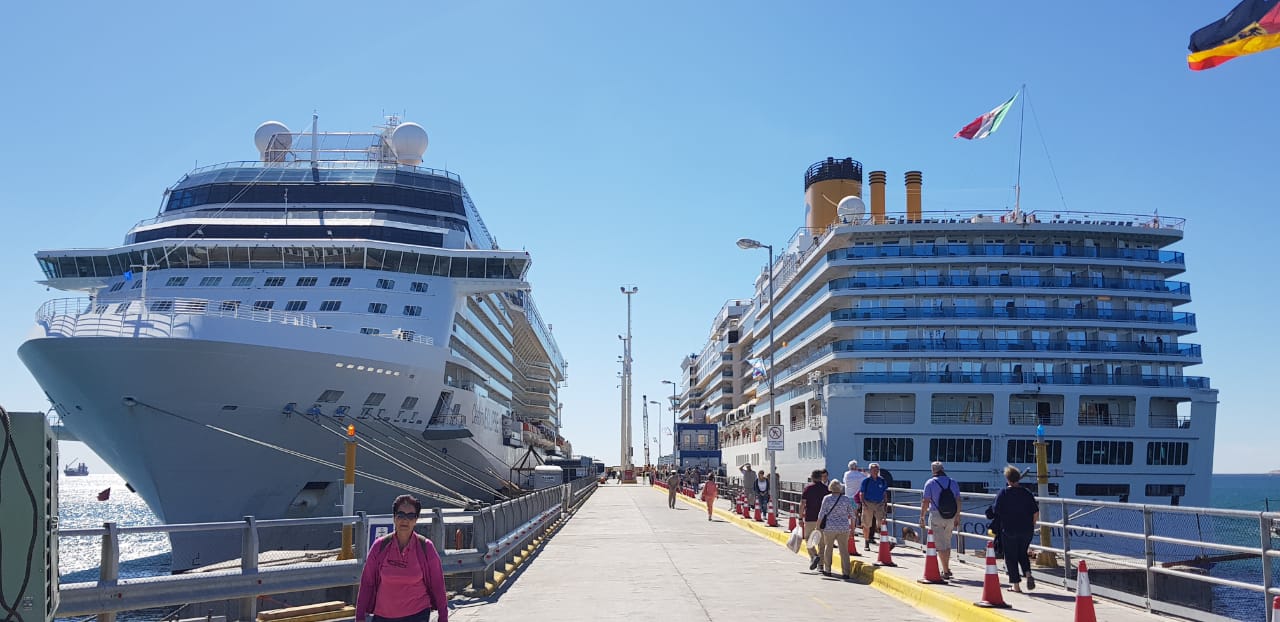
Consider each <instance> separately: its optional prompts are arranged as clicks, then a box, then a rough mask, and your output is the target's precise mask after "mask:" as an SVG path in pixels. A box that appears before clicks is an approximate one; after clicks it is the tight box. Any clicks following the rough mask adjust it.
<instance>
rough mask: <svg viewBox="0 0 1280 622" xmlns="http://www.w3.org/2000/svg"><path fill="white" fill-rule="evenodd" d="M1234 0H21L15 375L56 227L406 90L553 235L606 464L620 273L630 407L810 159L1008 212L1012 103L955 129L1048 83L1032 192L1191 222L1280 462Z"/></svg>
mask: <svg viewBox="0 0 1280 622" xmlns="http://www.w3.org/2000/svg"><path fill="white" fill-rule="evenodd" d="M784 4H785V6H784ZM1232 5H1233V2H1232V1H1231V0H1226V1H1223V0H1211V1H1210V0H1202V1H1198V2H1191V1H1177V2H1172V1H1171V2H1161V3H1159V4H1158V8H1157V5H1154V4H1150V3H1103V2H1080V3H1018V4H1012V3H1011V4H1009V5H997V4H995V3H971V4H966V3H922V2H902V3H897V2H895V3H876V4H872V3H853V2H829V3H816V2H807V3H764V2H761V3H749V2H734V3H728V2H715V3H713V2H697V3H691V2H644V3H615V2H604V3H601V2H578V3H569V2H543V3H532V2H468V3H453V4H439V3H401V4H400V5H397V6H394V7H383V8H373V7H369V8H365V7H363V6H357V5H356V4H353V3H328V2H310V3H306V4H286V3H256V4H248V3H218V4H208V3H195V4H192V3H163V4H155V5H152V6H149V7H142V6H122V5H118V4H104V3H85V4H83V5H74V6H72V5H67V4H62V3H18V4H16V5H13V6H11V7H9V8H8V9H7V10H6V19H5V20H3V22H2V23H0V57H3V58H5V59H6V61H5V63H4V65H3V68H2V69H0V78H3V85H4V87H5V88H4V91H3V95H0V118H2V119H4V120H5V129H6V134H7V135H8V140H10V146H9V147H8V148H6V149H4V150H2V151H0V171H3V175H4V177H3V182H4V183H3V184H0V209H3V214H4V215H5V217H6V222H5V226H4V227H3V228H0V239H2V240H3V244H0V260H2V261H3V264H4V265H5V266H7V270H6V272H5V277H4V281H3V287H4V292H5V294H6V296H5V298H6V304H4V305H2V306H0V346H2V347H0V350H2V351H4V352H7V354H6V355H4V356H0V400H3V402H2V403H3V404H4V406H5V407H6V408H8V409H10V410H38V409H44V408H45V407H46V406H47V405H46V402H45V399H44V397H43V395H42V394H41V392H40V390H39V388H38V387H37V385H36V383H35V382H34V381H33V380H32V379H31V377H30V375H29V374H28V373H27V371H26V369H25V368H24V367H23V366H22V365H21V363H20V362H19V361H18V359H17V357H16V355H14V352H15V351H16V349H17V347H18V345H19V344H20V343H21V342H22V341H23V339H25V338H26V335H27V333H28V331H29V330H30V327H31V325H32V314H33V312H34V311H35V309H36V308H37V307H38V306H39V305H40V304H41V303H42V302H43V301H44V300H46V299H49V298H54V297H59V296H61V295H62V294H61V293H60V292H56V291H55V292H50V291H45V290H44V288H43V287H41V286H38V285H36V284H35V283H34V281H35V280H36V279H37V278H39V277H40V274H39V271H38V269H37V266H36V263H35V261H34V259H33V258H32V254H33V253H34V252H35V251H36V250H38V249H41V248H56V247H78V246H106V245H112V244H118V243H119V242H120V241H121V239H122V237H123V235H124V233H125V231H126V230H127V229H128V227H129V226H130V225H132V224H133V223H135V222H137V221H138V220H142V219H144V218H148V217H151V216H153V215H155V213H156V210H157V209H158V206H159V203H160V198H161V192H162V191H163V190H164V188H165V187H167V186H169V185H170V184H172V183H173V182H174V181H176V180H177V179H178V178H179V177H181V176H182V174H183V173H185V172H186V171H188V170H189V169H191V168H192V167H193V166H195V165H196V164H197V163H198V164H211V163H215V162H219V161H228V160H240V159H252V158H253V157H254V155H255V153H254V150H253V144H252V136H253V130H254V128H255V127H256V126H257V125H258V124H259V123H261V122H263V121H265V120H268V119H277V120H280V121H282V122H284V123H286V124H288V125H290V126H291V127H293V128H301V127H303V126H304V125H306V123H308V122H309V119H310V115H311V112H312V110H317V111H318V112H319V114H320V122H321V126H322V128H325V129H332V130H363V129H366V128H368V127H370V126H372V125H374V124H376V123H379V122H380V121H381V115H382V114H383V113H384V112H387V113H390V112H393V111H396V112H404V113H405V118H406V119H407V120H412V121H416V122H419V123H421V124H422V125H423V126H425V127H426V128H427V130H428V132H429V133H430V135H431V148H430V149H429V150H428V152H427V156H426V164H427V165H428V166H435V167H447V168H449V169H450V170H452V171H454V172H456V173H458V174H460V175H461V176H462V178H463V180H464V182H465V183H466V184H467V187H468V189H469V191H470V193H471V196H472V197H473V198H474V199H475V201H476V203H477V205H478V206H479V208H480V211H481V213H482V215H483V216H484V217H485V219H486V221H487V222H488V225H489V227H490V229H491V231H493V233H494V234H495V235H496V236H497V238H498V240H499V241H500V242H501V243H502V244H503V245H504V246H505V247H508V248H525V249H528V250H529V251H530V252H531V253H532V254H533V257H534V267H533V270H532V272H531V275H530V278H531V280H532V282H533V283H534V285H535V296H536V297H537V300H538V304H539V306H540V307H541V310H542V312H543V316H544V317H545V318H546V319H547V321H548V322H550V323H551V324H552V325H553V326H554V327H555V334H556V336H557V339H558V341H559V343H560V347H561V349H562V350H563V352H564V353H565V356H566V357H567V359H568V360H569V363H570V366H569V383H568V386H567V387H566V388H565V389H564V391H563V394H562V398H563V401H564V403H565V417H564V420H565V431H566V434H567V436H569V437H570V438H571V439H572V440H573V442H574V445H575V448H576V449H577V450H578V451H580V452H582V453H587V454H596V455H600V456H602V457H604V458H605V459H606V460H607V461H609V462H614V461H616V459H617V450H618V443H617V435H618V402H619V394H618V389H617V379H616V377H615V375H616V372H617V371H618V366H617V364H616V359H617V356H618V355H619V354H620V347H619V342H618V341H617V339H616V337H615V335H616V334H618V333H620V332H622V331H623V330H624V328H625V313H626V311H625V309H626V307H625V300H624V297H623V296H622V295H621V294H620V293H619V291H618V286H619V285H622V284H624V283H627V284H635V285H637V286H638V287H639V288H640V289H639V293H638V294H636V296H635V297H634V325H633V333H634V335H635V346H634V358H635V362H636V364H635V365H636V366H635V385H634V393H635V395H636V406H635V416H634V418H635V421H636V425H637V426H638V425H639V421H640V408H639V396H640V395H641V394H647V395H649V396H650V399H655V398H656V397H657V396H664V395H669V390H670V388H669V387H668V386H666V385H663V384H661V380H662V379H665V378H671V379H674V378H675V377H676V375H677V374H678V372H679V367H678V366H679V362H680V359H681V357H682V356H683V355H685V354H687V353H690V352H693V351H695V350H698V349H699V348H700V347H701V345H702V343H703V341H704V340H705V339H706V336H707V332H708V330H709V329H710V321H711V318H712V315H713V314H714V313H715V312H716V310H717V309H718V308H719V307H720V305H721V304H722V303H723V302H724V301H725V300H726V299H729V298H734V297H742V296H746V295H748V294H749V292H750V285H751V281H752V279H753V277H754V275H755V274H756V273H757V271H758V270H759V269H760V267H761V264H762V263H763V259H764V258H763V254H762V253H760V252H759V251H756V252H753V253H746V252H743V251H741V250H739V249H737V248H736V247H735V246H734V240H736V239H737V238H739V237H743V236H747V237H754V238H757V239H760V240H762V241H765V242H772V243H775V244H782V243H784V242H785V241H786V240H787V239H788V238H790V237H791V235H792V234H793V233H794V232H795V231H796V229H797V228H798V227H800V226H801V225H802V224H803V217H804V204H803V183H802V175H803V172H804V169H805V168H806V167H807V166H808V165H809V164H811V163H813V162H815V161H817V160H819V159H822V158H824V157H827V156H841V157H844V156H852V157H854V158H855V159H858V160H861V161H862V162H863V163H864V164H865V166H866V167H867V169H868V170H876V169H880V170H886V171H888V172H889V180H890V183H889V185H888V188H889V193H888V203H889V206H890V209H891V211H892V210H895V209H896V210H901V209H902V208H901V206H902V205H903V201H904V198H903V193H902V189H901V185H902V184H901V180H902V172H903V171H906V170H912V169H916V170H922V171H923V172H924V205H925V209H926V210H937V209H947V208H952V209H991V210H992V211H996V210H999V209H1002V208H1003V207H1005V206H1007V205H1010V204H1011V203H1012V194H1013V193H1012V186H1013V183H1014V176H1015V165H1016V152H1017V125H1016V121H1017V119H1016V118H1013V117H1011V118H1010V119H1008V124H1007V125H1006V126H1005V127H1004V128H1002V130H1001V131H1000V132H998V133H997V134H995V135H994V136H992V137H991V138H989V139H987V140H985V141H976V142H967V141H961V140H954V139H952V138H951V136H952V134H954V133H955V132H956V131H957V130H958V129H959V128H960V127H961V126H963V125H964V124H965V123H966V122H968V121H969V120H971V119H972V118H974V117H975V116H977V115H978V114H981V113H982V112H985V111H987V110H989V109H991V108H992V107H994V106H995V105H997V104H999V103H1000V102H1002V101H1004V100H1005V99H1007V98H1008V97H1009V96H1010V95H1011V94H1012V93H1013V92H1014V91H1015V90H1016V89H1017V88H1018V86H1019V85H1020V84H1023V83H1026V84H1027V85H1028V93H1029V96H1030V101H1031V103H1032V107H1033V109H1034V111H1035V112H1036V117H1037V118H1038V119H1039V126H1040V128H1041V129H1042V130H1043V136H1044V143H1045V144H1046V145H1047V147H1048V154H1049V155H1050V156H1051V157H1052V162H1053V164H1054V166H1056V171H1057V177H1058V180H1059V181H1060V183H1061V187H1062V197H1060V196H1059V192H1058V190H1057V186H1056V185H1055V182H1054V179H1053V176H1052V175H1051V174H1050V169H1049V165H1048V159H1047V158H1046V152H1045V148H1044V147H1043V146H1042V143H1041V139H1040V135H1039V134H1037V132H1036V129H1035V127H1036V126H1035V124H1034V123H1033V119H1032V115H1031V114H1028V115H1027V138H1026V143H1025V155H1024V163H1023V186H1024V192H1023V206H1024V209H1032V210H1034V209H1045V210H1055V209H1061V206H1062V205H1063V203H1064V200H1065V204H1066V205H1067V208H1069V209H1072V210H1080V211H1107V212H1124V213H1142V214H1146V213H1151V212H1153V211H1154V210H1156V209H1159V212H1160V214H1161V215H1170V216H1180V217H1185V218H1187V219H1188V226H1187V233H1186V239H1185V240H1184V241H1183V242H1181V243H1180V244H1179V245H1178V246H1177V247H1176V250H1181V251H1183V252H1185V253H1186V254H1187V265H1188V271H1187V273H1186V274H1185V275H1184V276H1182V277H1180V280H1186V281H1189V282H1191V283H1192V295H1193V298H1194V301H1193V302H1192V303H1191V304H1190V305H1188V306H1186V307H1184V308H1182V309H1181V310H1185V311H1193V312H1195V313H1197V314H1198V319H1199V327H1200V332H1199V333H1198V334H1196V335H1193V336H1191V337H1190V338H1188V339H1187V341H1190V342H1193V343H1200V344H1203V345H1204V359H1205V363H1204V364H1203V365H1201V366H1199V367H1198V368H1193V369H1191V370H1189V371H1188V374H1191V375H1207V376H1210V377H1212V380H1213V384H1214V386H1215V387H1217V388H1218V389H1219V390H1220V392H1221V393H1220V401H1221V403H1220V406H1219V410H1218V418H1219V424H1218V441H1217V446H1216V458H1215V471H1217V472H1256V471H1265V470H1269V469H1275V468H1280V458H1278V457H1276V455H1277V453H1276V451H1275V449H1274V447H1275V442H1276V441H1275V440H1274V438H1275V434H1273V433H1271V432H1272V428H1271V427H1270V426H1269V425H1268V424H1269V423H1270V422H1271V421H1272V410H1273V406H1272V403H1273V401H1274V393H1273V391H1274V384H1275V382H1274V380H1273V375H1274V371H1273V370H1272V369H1271V368H1270V366H1269V361H1270V357H1269V355H1267V353H1268V352H1273V351H1276V350H1277V347H1278V346H1280V340H1278V339H1277V337H1276V335H1277V330H1276V329H1275V327H1274V326H1272V325H1271V322H1270V321H1268V320H1267V319H1266V318H1267V317H1270V316H1273V315H1274V310H1275V305H1276V298H1277V297H1276V294H1275V285H1274V284H1275V283H1276V282H1277V279H1276V278H1275V277H1274V276H1273V275H1272V274H1271V273H1270V269H1271V268H1272V267H1274V266H1275V265H1276V261H1275V250H1274V249H1275V243H1274V241H1273V239H1272V238H1271V237H1270V235H1271V234H1268V233H1266V232H1267V231H1272V232H1274V231H1275V225H1276V224H1277V215H1276V211H1275V209H1274V203H1275V202H1274V199H1267V198H1266V196H1265V192H1266V188H1267V187H1269V183H1271V182H1267V181H1266V180H1267V179H1272V180H1274V179H1275V178H1276V175H1275V173H1273V172H1272V170H1273V167H1274V166H1275V164H1274V161H1273V158H1271V157H1269V156H1267V154H1268V153H1271V152H1272V151H1273V149H1274V145H1275V144H1276V143H1277V139H1280V136H1278V134H1280V125H1277V124H1276V123H1275V120H1274V117H1272V116H1271V114H1272V112H1268V111H1269V110H1272V109H1273V108H1274V103H1275V102H1276V101H1277V99H1278V98H1277V95H1280V86H1278V83H1277V82H1276V80H1275V79H1274V78H1275V76H1276V75H1280V74H1278V72H1280V51H1277V52H1271V53H1264V54H1260V55H1255V56H1251V57H1246V58H1243V59H1238V60H1235V61H1232V62H1230V63H1227V64H1226V65H1224V66H1222V67H1219V68H1217V69H1213V70H1210V71H1207V72H1200V73H1193V72H1191V71H1189V70H1188V69H1187V68H1186V63H1185V54H1186V43H1187V39H1188V36H1189V35H1190V33H1191V32H1192V31H1193V30H1195V29H1197V28H1199V27H1201V26H1203V25H1205V24H1207V23H1209V22H1211V21H1213V20H1215V19H1217V18H1219V17H1221V16H1222V15H1223V14H1225V13H1226V12H1227V11H1228V10H1229V9H1230V8H1231V7H1232ZM1015 112H1017V111H1016V110H1015ZM651 415H653V416H655V417H656V413H651ZM649 434H650V436H654V435H655V434H656V426H655V427H654V429H652V430H651V431H650V433H649ZM634 436H635V438H636V439H637V441H638V440H639V439H640V438H642V433H641V432H640V431H637V432H636V433H635V434H634ZM664 444H665V445H667V446H668V447H669V440H666V439H664ZM66 451H67V452H69V453H72V454H79V453H83V450H82V448H81V447H74V446H72V447H68V448H66ZM640 453H641V452H640V450H639V449H637V454H638V455H639V454H640ZM66 457H67V458H71V457H74V456H66ZM91 466H93V465H92V464H91Z"/></svg>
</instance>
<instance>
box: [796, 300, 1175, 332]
mask: <svg viewBox="0 0 1280 622" xmlns="http://www.w3.org/2000/svg"><path fill="white" fill-rule="evenodd" d="M935 318H936V319H970V318H983V319H986V318H1009V319H1021V320H1084V321H1102V322H1150V323H1155V324H1183V325H1186V326H1190V327H1192V328H1194V327H1195V325H1196V314H1194V313H1184V312H1181V311H1178V312H1169V311H1140V310H1127V309H1084V308H1080V309H1076V308H1066V309H1057V308H1053V307H1016V306H1015V307H1008V306H1006V307H998V306H992V307H957V306H954V305H938V306H927V307H873V308H866V309H859V308H844V309H836V310H835V311H832V312H831V319H832V320H833V321H837V322H840V321H851V320H921V319H925V320H927V319H935ZM796 340H797V338H792V341H796Z"/></svg>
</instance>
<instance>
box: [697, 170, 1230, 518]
mask: <svg viewBox="0 0 1280 622" xmlns="http://www.w3.org/2000/svg"><path fill="white" fill-rule="evenodd" d="M887 176H888V175H887V173H886V172H885V171H871V172H870V173H869V175H868V178H869V184H868V185H869V186H870V188H869V190H870V201H869V203H870V209H869V210H868V209H867V203H866V202H864V201H863V199H862V197H863V170H862V164H861V163H860V162H858V161H855V160H853V159H852V158H827V159H825V160H823V161H820V162H818V163H816V164H814V165H813V166H812V167H810V168H809V169H808V170H807V171H806V173H805V177H804V183H805V203H806V208H807V213H806V220H805V223H804V224H805V226H804V227H801V228H800V229H799V231H798V232H797V233H796V234H795V235H794V236H793V237H791V238H790V240H789V241H787V242H786V244H785V246H781V248H780V249H779V251H778V252H776V253H774V256H773V257H772V258H771V259H772V261H770V262H768V263H769V264H771V266H772V270H773V273H772V275H770V274H769V273H768V269H766V270H764V271H762V272H761V273H760V274H759V275H758V277H757V278H756V279H755V283H754V289H753V290H752V293H751V295H750V297H744V298H742V299H741V300H730V301H728V302H726V303H725V304H724V306H723V307H721V309H720V310H719V311H718V312H717V313H716V315H715V317H714V320H713V321H712V323H711V331H710V335H709V337H708V339H707V341H706V343H704V344H702V347H701V349H700V350H699V351H697V352H696V353H695V354H692V355H689V356H687V357H686V358H685V359H684V360H683V361H682V363H681V369H682V376H681V378H682V380H681V387H680V388H681V392H680V395H679V396H678V403H679V406H678V408H679V413H680V416H681V417H682V418H683V419H684V420H685V421H691V422H706V423H716V424H718V430H719V435H720V439H719V440H720V446H721V450H722V459H723V462H724V463H725V467H726V469H727V470H728V472H729V474H730V475H736V467H738V466H740V465H742V464H744V463H750V464H751V465H752V466H753V467H756V468H762V467H761V465H766V466H764V467H763V468H766V469H767V468H768V467H767V464H768V454H767V452H766V450H765V442H764V436H763V433H764V432H765V427H764V426H766V425H768V424H774V425H783V426H785V437H784V441H785V450H784V451H780V452H777V455H776V460H777V468H778V472H779V476H780V478H781V480H782V481H784V482H804V481H806V479H807V478H808V475H809V473H810V472H811V471H812V470H813V469H815V468H826V469H827V470H828V471H830V472H831V473H833V474H840V473H843V472H844V471H845V470H846V465H847V463H848V461H849V460H858V461H859V463H860V464H861V465H862V466H863V467H864V468H865V467H866V465H867V464H868V463H870V462H879V463H880V464H881V465H882V467H883V468H885V469H887V470H888V471H889V472H890V473H891V474H892V479H893V484H894V485H896V486H899V487H907V488H911V487H914V488H920V487H922V486H923V485H924V483H925V481H926V480H927V479H928V478H929V465H930V462H932V461H934V460H941V461H942V462H944V463H945V464H946V468H947V472H948V474H949V475H951V476H952V477H954V478H955V479H956V480H957V481H958V482H960V487H961V488H962V490H963V491H966V492H992V493H994V492H996V491H998V490H999V489H1000V488H1003V487H1004V486H1005V482H1004V478H1003V476H1002V474H1001V469H1002V468H1003V467H1004V466H1005V465H1006V464H1013V465H1017V466H1021V467H1024V468H1026V467H1030V468H1031V469H1032V472H1034V469H1035V446H1034V441H1035V438H1036V431H1037V428H1039V427H1041V426H1043V430H1044V433H1045V438H1046V440H1047V442H1048V443H1049V445H1048V458H1049V467H1050V472H1051V476H1052V477H1051V480H1050V481H1051V483H1050V484H1049V493H1050V494H1051V495H1055V496H1061V497H1071V498H1085V499H1099V500H1109V501H1120V502H1131V503H1147V504H1164V505H1170V504H1172V505H1178V504H1184V505H1197V506H1207V505H1209V488H1210V473H1211V472H1212V465H1213V449H1214V428H1215V421H1216V411H1217V392H1216V391H1215V390H1214V389H1212V388H1211V387H1210V385H1209V380H1208V378H1204V377H1197V376H1188V375H1185V374H1184V371H1185V370H1186V369H1187V368H1188V367H1190V366H1193V365H1196V364H1198V363H1200V362H1201V348H1200V346H1199V345H1197V344H1195V343H1191V342H1189V341H1187V339H1188V337H1189V336H1190V335H1191V334H1192V333H1194V332H1195V330H1196V318H1195V315H1194V314H1192V313H1188V312H1185V311H1179V310H1177V309H1180V308H1182V307H1183V306H1184V305H1186V304H1187V303H1189V302H1190V301H1191V291H1190V286H1189V285H1188V284H1187V283H1185V282H1182V281H1178V280H1175V279H1176V277H1177V276H1178V275H1179V274H1180V273H1182V272H1183V271H1184V269H1185V263H1184V257H1183V253H1181V252H1178V251H1174V250H1169V247H1170V246H1172V245H1174V244H1176V243H1177V242H1178V241H1179V240H1181V239H1182V236H1183V228H1184V220H1183V219H1180V218H1170V217H1168V216H1165V215H1162V214H1161V215H1145V216H1144V215H1129V214H1112V213H1105V212H1088V213H1069V212H1065V211H1057V210H1051V211H1047V212H1046V211H1041V210H1035V211H1025V212H1024V211H1022V209H1021V208H1015V209H1013V210H1010V211H1007V212H1006V211H1003V210H1002V211H1001V212H998V213H990V212H987V213H972V212H969V213H962V212H955V211H946V212H943V211H925V210H924V205H923V200H922V192H921V189H922V185H923V176H922V174H921V172H919V171H908V172H905V175H904V178H905V189H904V190H905V192H904V194H905V197H906V205H905V206H904V207H905V209H904V210H902V211H898V210H893V212H896V213H891V211H890V210H889V209H888V207H887V206H886V205H885V184H886V179H887ZM744 233H745V232H744ZM747 246H751V244H747ZM761 255H764V253H763V252H761ZM765 259H766V258H765V257H763V256H762V257H761V263H765ZM770 281H772V288H773V292H774V293H773V296H772V297H771V296H770V294H769V292H770ZM770 307H772V309H771V308H770ZM771 316H772V323H771V320H770V317H771ZM771 347H772V350H771ZM770 359H772V361H773V363H772V366H770V365H769V361H770ZM769 375H772V381H773V387H772V388H773V391H774V394H773V395H772V396H771V395H770V394H769V391H770V383H769V378H768V376H769ZM771 402H772V403H773V405H774V407H773V409H772V410H773V412H770V407H769V405H770V403H771ZM1095 518H1096V517H1095ZM1086 522H1087V520H1086ZM973 527H974V528H975V529H976V528H979V527H980V528H981V529H982V530H984V531H985V523H983V525H981V526H977V525H974V526H973ZM1138 528H1139V529H1140V528H1141V526H1139V527H1138Z"/></svg>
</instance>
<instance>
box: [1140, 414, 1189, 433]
mask: <svg viewBox="0 0 1280 622" xmlns="http://www.w3.org/2000/svg"><path fill="white" fill-rule="evenodd" d="M1150 424H1151V427H1153V428H1177V429H1181V430H1187V429H1190V428H1191V417H1189V416H1183V415H1151V418H1150Z"/></svg>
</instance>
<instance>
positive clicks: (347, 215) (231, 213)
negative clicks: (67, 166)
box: [133, 209, 379, 229]
mask: <svg viewBox="0 0 1280 622" xmlns="http://www.w3.org/2000/svg"><path fill="white" fill-rule="evenodd" d="M378 214H379V212H377V211H375V210H344V209H335V210H317V209H300V210H288V211H287V212H270V211H266V210H225V211H210V212H193V211H190V210H180V211H175V212H169V213H166V214H163V215H160V216H156V217H154V218H147V219H145V220H140V221H138V224H136V225H134V226H133V228H134V229H137V228H139V227H146V226H148V225H154V224H159V223H163V222H169V221H172V220H197V219H198V220H241V219H252V220H255V221H276V220H279V221H283V222H288V221H297V222H301V221H304V220H323V221H324V222H326V223H330V224H337V223H338V221H343V220H354V221H363V220H371V219H374V218H378V217H379V216H378Z"/></svg>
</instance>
